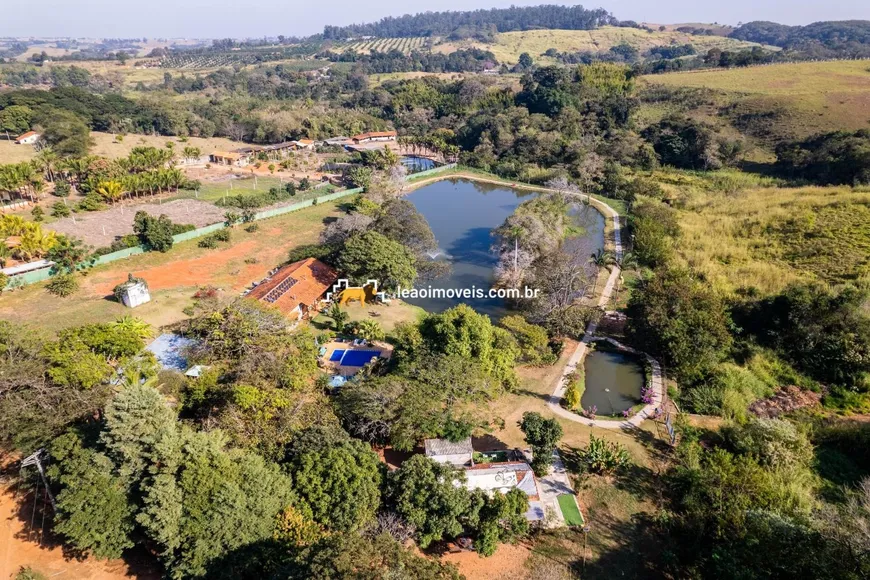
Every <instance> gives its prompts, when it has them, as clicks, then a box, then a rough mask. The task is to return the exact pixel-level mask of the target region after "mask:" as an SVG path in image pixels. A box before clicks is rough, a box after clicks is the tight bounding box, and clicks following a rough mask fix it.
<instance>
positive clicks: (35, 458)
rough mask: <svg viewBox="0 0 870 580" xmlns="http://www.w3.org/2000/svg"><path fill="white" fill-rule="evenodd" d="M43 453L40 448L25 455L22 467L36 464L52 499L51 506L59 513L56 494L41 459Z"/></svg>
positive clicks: (49, 497)
mask: <svg viewBox="0 0 870 580" xmlns="http://www.w3.org/2000/svg"><path fill="white" fill-rule="evenodd" d="M43 453H44V451H43V450H42V449H40V450H39V451H37V452H36V453H34V454H33V455H30V456H28V457H25V458H24V460H23V461H22V462H21V467H29V466H31V465H35V466H36V470H37V471H38V472H39V477H41V478H42V485H44V486H45V491H46V493H47V494H48V499H49V500H51V508H52V509H53V510H54V511H55V513H57V503H55V501H54V494H52V493H51V488H49V486H48V479H46V477H45V469H43V467H42V460H41V459H40V456H41V455H42V454H43Z"/></svg>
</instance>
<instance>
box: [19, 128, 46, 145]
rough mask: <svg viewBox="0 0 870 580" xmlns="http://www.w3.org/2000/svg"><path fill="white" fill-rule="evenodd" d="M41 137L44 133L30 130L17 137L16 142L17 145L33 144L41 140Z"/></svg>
mask: <svg viewBox="0 0 870 580" xmlns="http://www.w3.org/2000/svg"><path fill="white" fill-rule="evenodd" d="M40 137H42V135H40V134H39V133H37V132H36V131H28V132H27V133H24V134H23V135H19V136H18V137H16V138H15V144H16V145H33V144H34V143H36V142H37V141H39V138H40Z"/></svg>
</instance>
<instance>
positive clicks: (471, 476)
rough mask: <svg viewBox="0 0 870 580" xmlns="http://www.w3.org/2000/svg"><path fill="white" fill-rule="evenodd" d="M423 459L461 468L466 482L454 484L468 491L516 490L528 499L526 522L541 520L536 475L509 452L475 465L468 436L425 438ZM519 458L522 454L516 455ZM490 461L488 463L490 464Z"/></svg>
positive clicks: (493, 454)
mask: <svg viewBox="0 0 870 580" xmlns="http://www.w3.org/2000/svg"><path fill="white" fill-rule="evenodd" d="M423 447H424V449H425V453H426V457H428V458H429V459H431V460H433V461H437V462H438V463H446V464H449V465H453V466H454V467H458V468H460V469H462V471H463V472H464V473H465V482H464V483H460V482H459V481H458V480H457V481H456V482H455V485H456V486H457V487H459V486H460V485H464V486H465V487H466V488H467V489H469V490H472V491H473V490H477V489H480V490H483V491H484V492H486V493H487V494H489V495H492V494H494V493H496V492H498V493H507V492H509V491H510V490H512V489H514V488H516V489H519V490H520V491H522V492H523V493H525V494H526V495H527V496H528V498H529V510H528V511H527V512H526V514H525V515H526V519H528V520H542V519H544V506H543V503H542V502H541V498H540V493H539V491H538V480H537V479H536V478H535V472H534V471H532V468H531V467H530V466H529V464H528V463H526V462H525V461H513V460H511V458H512V457H513V458H516V457H517V456H515V455H514V454H513V453H509V452H507V453H506V452H502V451H499V452H486V453H481V454H479V455H480V456H483V457H482V460H483V461H487V463H478V464H475V459H474V456H475V453H474V449H473V448H472V444H471V437H469V438H468V439H465V440H463V441H457V442H455V443H454V442H451V441H447V440H446V439H426V440H425V441H423ZM519 457H522V455H519ZM490 461H491V462H490Z"/></svg>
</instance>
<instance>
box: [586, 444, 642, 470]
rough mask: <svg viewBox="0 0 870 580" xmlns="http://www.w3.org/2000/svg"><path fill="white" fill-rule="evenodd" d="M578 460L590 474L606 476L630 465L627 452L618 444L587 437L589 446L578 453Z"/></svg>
mask: <svg viewBox="0 0 870 580" xmlns="http://www.w3.org/2000/svg"><path fill="white" fill-rule="evenodd" d="M580 460H581V461H582V462H583V463H584V465H585V466H586V469H587V470H589V471H590V472H591V473H597V474H599V475H607V474H609V473H613V472H614V471H616V470H618V469H623V468H625V467H627V466H629V465H630V464H631V457H630V456H629V454H628V451H627V450H626V449H625V447H623V446H622V445H620V444H619V443H611V442H609V441H605V440H604V439H599V438H598V437H596V436H595V435H590V436H589V445H587V446H586V449H584V450H583V451H581V452H580Z"/></svg>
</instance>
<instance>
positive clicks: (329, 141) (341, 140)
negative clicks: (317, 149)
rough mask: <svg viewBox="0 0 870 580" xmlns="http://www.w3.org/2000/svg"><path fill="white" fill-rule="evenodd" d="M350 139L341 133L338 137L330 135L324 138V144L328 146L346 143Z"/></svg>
mask: <svg viewBox="0 0 870 580" xmlns="http://www.w3.org/2000/svg"><path fill="white" fill-rule="evenodd" d="M348 141H350V137H345V136H344V135H339V136H338V137H330V138H329V139H324V140H323V144H324V145H326V146H329V145H345V144H347V142H348Z"/></svg>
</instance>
